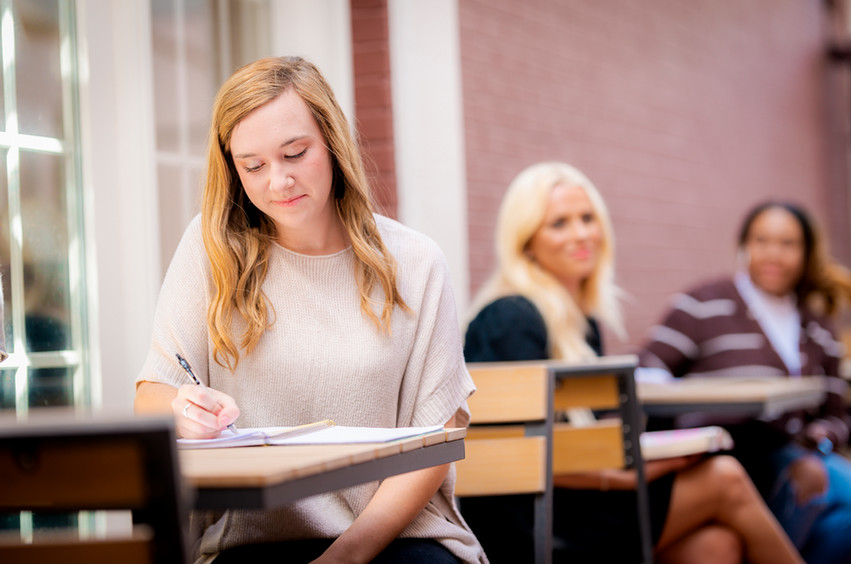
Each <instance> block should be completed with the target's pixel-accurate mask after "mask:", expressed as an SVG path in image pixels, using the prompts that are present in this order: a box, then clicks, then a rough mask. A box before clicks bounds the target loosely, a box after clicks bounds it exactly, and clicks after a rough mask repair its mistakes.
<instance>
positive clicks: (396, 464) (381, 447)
mask: <svg viewBox="0 0 851 564" xmlns="http://www.w3.org/2000/svg"><path fill="white" fill-rule="evenodd" d="M466 432H467V431H466V429H446V430H444V431H438V432H436V433H430V434H428V435H422V436H419V437H411V438H409V439H402V440H398V441H392V442H388V443H367V444H345V445H304V446H302V445H287V446H256V447H234V448H216V449H199V450H181V451H180V452H179V456H180V467H181V472H182V474H183V477H184V478H185V480H186V483H187V484H188V485H189V486H190V487H191V488H192V489H194V494H195V499H194V503H193V507H194V508H195V509H270V508H273V507H278V506H281V505H284V504H286V503H289V502H291V501H293V500H295V499H298V498H301V497H307V496H310V495H315V494H318V493H322V492H327V491H333V490H338V489H340V488H346V487H349V486H354V485H357V484H361V483H364V482H371V481H373V480H381V479H383V478H386V477H388V476H393V475H395V474H403V473H405V472H411V471H413V470H420V469H423V468H428V467H430V466H437V465H440V464H446V463H447V462H453V461H455V460H460V459H462V458H464V437H465V436H466Z"/></svg>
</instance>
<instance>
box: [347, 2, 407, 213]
mask: <svg viewBox="0 0 851 564" xmlns="http://www.w3.org/2000/svg"><path fill="white" fill-rule="evenodd" d="M350 7H351V18H352V52H353V57H354V75H355V125H356V127H357V131H358V134H359V136H360V142H361V146H362V148H363V152H364V155H365V160H366V169H367V175H368V177H369V179H370V182H371V185H372V191H373V195H374V196H375V200H376V202H377V203H378V206H379V209H380V210H381V211H382V212H383V213H384V214H386V215H389V216H391V217H396V215H397V207H398V199H397V197H396V168H395V162H394V158H395V157H394V153H393V104H392V98H391V91H390V44H389V31H388V27H387V0H351V3H350Z"/></svg>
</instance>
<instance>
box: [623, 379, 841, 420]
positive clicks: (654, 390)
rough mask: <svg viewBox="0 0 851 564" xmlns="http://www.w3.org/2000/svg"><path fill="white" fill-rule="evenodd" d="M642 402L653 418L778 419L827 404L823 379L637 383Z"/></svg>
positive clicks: (677, 380) (703, 380)
mask: <svg viewBox="0 0 851 564" xmlns="http://www.w3.org/2000/svg"><path fill="white" fill-rule="evenodd" d="M636 385H637V388H638V398H639V399H640V400H641V403H642V404H643V407H644V412H645V413H646V414H647V415H648V416H650V417H674V416H677V415H683V414H686V413H695V412H704V413H711V414H716V415H730V416H740V417H753V418H756V417H765V418H774V417H777V416H779V415H782V414H783V413H786V412H788V411H794V410H797V409H808V408H811V407H816V406H818V405H820V404H821V403H822V402H823V401H824V396H825V382H824V379H823V378H820V377H816V376H810V377H802V378H790V377H788V376H771V377H762V378H678V379H676V380H673V381H671V382H666V383H662V384H657V383H652V384H651V383H649V382H637V383H636Z"/></svg>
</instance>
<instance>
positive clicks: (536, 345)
mask: <svg viewBox="0 0 851 564" xmlns="http://www.w3.org/2000/svg"><path fill="white" fill-rule="evenodd" d="M587 319H588V334H587V335H586V336H585V339H586V341H587V342H588V346H590V347H591V349H592V350H593V351H594V353H595V354H596V355H597V356H602V355H603V338H602V336H601V334H600V327H599V325H597V321H596V320H595V319H594V318H593V317H589V318H587ZM464 358H465V359H466V361H467V362H502V361H507V360H546V359H548V358H550V350H549V343H548V339H547V327H546V325H545V324H544V318H543V317H542V316H541V313H540V312H539V311H538V308H537V307H535V305H534V304H533V303H532V302H531V301H529V300H528V299H527V298H524V297H523V296H508V297H505V298H499V299H498V300H496V301H493V302H491V303H489V304H488V305H487V306H485V307H484V308H483V309H482V311H480V312H479V314H478V315H476V317H475V319H473V321H471V322H470V325H469V327H467V334H466V336H465V339H464Z"/></svg>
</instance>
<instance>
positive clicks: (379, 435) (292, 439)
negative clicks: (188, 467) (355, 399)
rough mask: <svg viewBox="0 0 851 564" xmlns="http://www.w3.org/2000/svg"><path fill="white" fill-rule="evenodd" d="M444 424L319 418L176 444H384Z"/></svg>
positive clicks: (217, 446)
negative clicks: (356, 423)
mask: <svg viewBox="0 0 851 564" xmlns="http://www.w3.org/2000/svg"><path fill="white" fill-rule="evenodd" d="M442 430H443V426H442V425H433V426H431V427H399V428H386V427H344V426H340V425H334V422H333V421H320V422H318V423H311V424H309V425H301V426H299V427H254V428H251V427H246V428H244V429H239V430H238V431H237V432H236V433H234V432H233V431H231V430H230V429H225V430H224V431H222V433H221V435H219V436H218V437H217V438H215V439H178V440H177V447H178V448H181V449H190V448H224V447H238V446H258V445H332V444H356V443H384V442H388V441H395V440H398V439H407V438H410V437H416V436H419V435H426V434H428V433H433V432H435V431H442Z"/></svg>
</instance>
